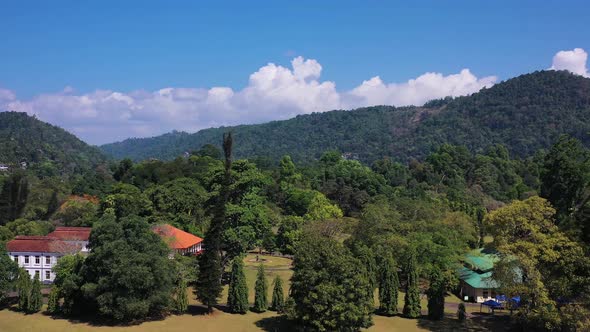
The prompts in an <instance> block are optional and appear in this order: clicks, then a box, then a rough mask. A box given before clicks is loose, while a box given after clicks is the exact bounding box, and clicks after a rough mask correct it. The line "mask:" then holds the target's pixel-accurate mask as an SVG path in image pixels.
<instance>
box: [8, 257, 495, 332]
mask: <svg viewBox="0 0 590 332" xmlns="http://www.w3.org/2000/svg"><path fill="white" fill-rule="evenodd" d="M260 258H262V259H264V261H262V262H256V255H253V254H250V255H248V256H247V257H246V258H245V259H244V262H245V265H246V266H245V272H246V278H247V282H248V286H249V288H250V294H249V295H250V301H251V302H254V283H255V279H256V270H257V267H258V264H260V263H262V264H264V265H265V268H266V276H267V279H268V282H269V285H271V283H272V280H273V279H274V277H275V276H276V275H280V276H281V278H283V280H284V281H285V283H284V285H285V289H284V290H285V294H287V292H288V280H289V278H290V277H291V274H292V271H291V269H290V266H291V261H290V260H289V259H286V258H281V257H272V256H260ZM269 288H271V287H269ZM271 289H272V288H271ZM269 295H270V294H269ZM399 296H400V297H399V298H400V311H401V305H403V296H404V294H403V293H400V295H399ZM190 299H191V300H190V309H189V313H187V314H184V315H180V316H177V315H171V316H169V317H167V318H165V319H163V320H159V321H150V322H144V323H142V324H139V325H132V326H105V325H101V324H98V323H96V322H93V321H85V320H69V319H65V318H52V317H50V316H47V315H45V314H43V313H37V314H33V315H25V314H22V313H20V312H16V311H14V310H12V309H4V310H0V331H15V332H20V331H22V332H25V331H27V332H29V331H44V332H58V331H66V330H67V331H80V332H86V331H109V332H111V331H112V332H118V331H122V332H135V331H147V332H150V331H173V332H174V331H182V332H184V331H187V330H191V331H192V330H198V331H236V332H240V331H243V332H250V331H290V330H291V329H290V326H289V325H288V324H285V322H284V321H283V320H282V319H281V318H280V317H278V316H277V315H276V313H274V312H270V311H269V312H266V313H262V314H257V313H252V312H250V313H247V314H245V315H234V314H229V313H226V312H224V311H223V305H224V304H225V301H226V299H227V286H226V287H225V289H224V291H223V295H222V298H221V299H220V302H221V306H220V309H221V310H216V311H215V312H214V313H213V314H212V315H206V314H205V309H204V308H203V307H202V306H201V305H200V303H198V302H197V301H196V300H195V299H194V296H193V295H192V291H191V295H190ZM421 302H422V303H421V304H422V308H423V313H424V314H425V313H426V311H425V309H426V299H425V298H424V299H422V301H421ZM446 302H447V303H449V304H450V305H451V307H449V308H447V310H445V311H446V312H447V318H445V320H443V321H442V322H431V321H429V320H427V319H405V318H401V317H382V316H377V315H375V316H373V322H374V325H373V326H372V327H371V328H369V329H367V331H371V332H385V331H393V332H395V331H400V332H401V331H409V332H411V331H489V330H495V331H501V330H502V328H501V322H499V321H498V320H497V319H490V318H493V317H490V316H489V315H487V314H482V315H475V314H474V318H473V319H471V320H469V321H468V324H467V325H460V324H459V322H458V321H457V320H456V319H455V318H454V314H455V312H456V309H454V308H455V307H454V306H452V304H455V305H456V304H457V303H459V302H460V300H459V299H458V298H457V297H455V296H454V295H449V296H447V299H446ZM376 305H377V303H376ZM468 311H469V312H475V311H479V306H477V310H476V307H475V306H468Z"/></svg>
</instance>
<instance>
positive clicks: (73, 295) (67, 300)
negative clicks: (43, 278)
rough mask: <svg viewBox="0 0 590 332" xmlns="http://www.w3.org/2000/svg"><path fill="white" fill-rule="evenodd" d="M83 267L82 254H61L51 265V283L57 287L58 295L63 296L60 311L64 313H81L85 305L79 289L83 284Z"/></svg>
mask: <svg viewBox="0 0 590 332" xmlns="http://www.w3.org/2000/svg"><path fill="white" fill-rule="evenodd" d="M83 267H84V256H82V255H79V254H77V255H67V256H63V257H61V258H59V260H58V261H57V264H55V266H54V267H53V272H55V279H54V280H53V285H54V286H55V288H57V289H59V295H58V296H59V297H60V298H63V303H62V306H61V311H62V312H63V313H64V314H66V315H73V314H78V313H81V312H83V311H84V309H86V307H87V303H86V301H85V299H84V298H83V294H82V289H81V288H82V286H83V284H84V280H83V278H82V273H81V270H82V269H83Z"/></svg>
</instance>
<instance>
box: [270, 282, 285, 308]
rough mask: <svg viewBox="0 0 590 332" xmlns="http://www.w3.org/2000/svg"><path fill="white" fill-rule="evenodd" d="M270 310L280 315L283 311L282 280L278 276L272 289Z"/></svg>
mask: <svg viewBox="0 0 590 332" xmlns="http://www.w3.org/2000/svg"><path fill="white" fill-rule="evenodd" d="M270 309H271V310H274V311H276V312H278V313H282V312H283V310H284V309H285V295H284V294H283V279H281V277H280V276H279V275H277V276H276V277H275V280H274V282H273V289H272V300H271V304H270Z"/></svg>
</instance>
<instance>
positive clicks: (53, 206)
mask: <svg viewBox="0 0 590 332" xmlns="http://www.w3.org/2000/svg"><path fill="white" fill-rule="evenodd" d="M57 209H59V200H58V197H57V190H54V191H53V193H51V198H50V199H49V203H47V212H46V213H45V219H49V218H50V217H51V216H52V215H53V214H54V213H55V212H56V211H57Z"/></svg>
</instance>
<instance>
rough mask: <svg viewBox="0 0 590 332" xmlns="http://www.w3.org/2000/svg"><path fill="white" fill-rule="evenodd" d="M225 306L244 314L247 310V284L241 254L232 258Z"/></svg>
mask: <svg viewBox="0 0 590 332" xmlns="http://www.w3.org/2000/svg"><path fill="white" fill-rule="evenodd" d="M227 306H228V307H229V310H230V312H233V313H236V314H245V313H246V312H248V306H249V304H248V284H247V283H246V275H245V274H244V261H243V257H242V256H238V257H236V258H234V262H233V264H232V268H231V275H230V279H229V291H228V293H227Z"/></svg>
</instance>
